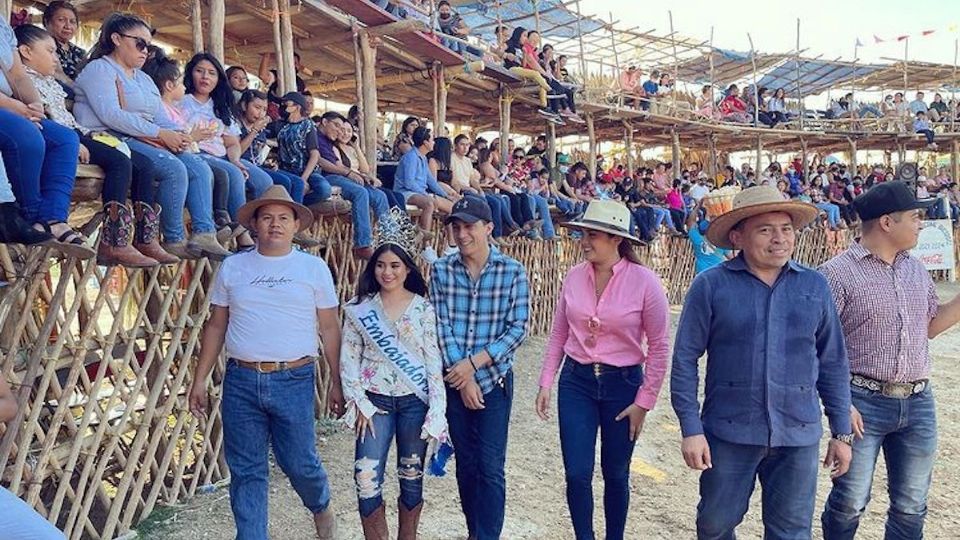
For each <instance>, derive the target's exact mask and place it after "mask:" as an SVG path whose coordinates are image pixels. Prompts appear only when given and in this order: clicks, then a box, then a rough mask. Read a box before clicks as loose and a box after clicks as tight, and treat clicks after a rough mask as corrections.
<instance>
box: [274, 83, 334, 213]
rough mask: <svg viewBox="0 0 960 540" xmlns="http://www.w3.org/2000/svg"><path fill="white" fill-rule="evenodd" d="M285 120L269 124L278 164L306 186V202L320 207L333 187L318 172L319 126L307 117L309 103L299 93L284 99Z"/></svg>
mask: <svg viewBox="0 0 960 540" xmlns="http://www.w3.org/2000/svg"><path fill="white" fill-rule="evenodd" d="M282 101H283V112H284V115H285V116H286V118H287V119H286V120H285V121H278V122H273V123H271V124H269V125H268V126H267V128H266V134H267V138H270V137H274V138H276V139H277V158H278V159H277V161H278V164H279V166H280V170H282V171H286V172H288V173H291V174H295V175H297V176H299V177H300V180H301V181H302V182H303V184H304V188H303V202H304V204H306V205H308V206H309V205H312V204H316V203H319V202H322V201H325V200H327V199H329V198H330V193H331V191H332V190H331V187H330V183H329V182H327V179H326V178H324V177H323V175H322V174H320V172H319V171H318V170H317V164H318V163H319V162H320V150H319V146H318V145H319V143H318V134H317V127H316V125H315V124H314V123H313V121H312V120H310V119H309V118H307V117H306V116H304V111H305V110H306V108H307V100H306V99H304V97H303V95H302V94H300V93H298V92H288V93H287V94H286V95H285V96H283V100H282Z"/></svg>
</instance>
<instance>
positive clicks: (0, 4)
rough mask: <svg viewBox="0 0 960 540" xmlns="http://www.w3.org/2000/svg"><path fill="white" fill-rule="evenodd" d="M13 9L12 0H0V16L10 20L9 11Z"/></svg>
mask: <svg viewBox="0 0 960 540" xmlns="http://www.w3.org/2000/svg"><path fill="white" fill-rule="evenodd" d="M12 11H13V0H0V16H3V17H5V18H6V19H7V20H10V13H11V12H12Z"/></svg>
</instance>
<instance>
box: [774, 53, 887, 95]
mask: <svg viewBox="0 0 960 540" xmlns="http://www.w3.org/2000/svg"><path fill="white" fill-rule="evenodd" d="M799 64H800V69H799V73H798V71H797V60H788V61H786V62H784V63H782V64H780V65H779V66H777V67H775V68H773V69H772V70H770V71H769V72H767V73H766V74H765V75H764V76H763V78H762V79H760V80H759V81H758V82H757V84H758V85H759V86H761V87H766V88H769V89H771V92H772V91H773V90H775V89H777V88H783V90H784V91H785V92H786V93H787V95H788V96H789V97H791V98H799V97H803V96H812V95H816V94H821V93H823V92H826V91H827V90H829V89H831V88H836V87H843V86H844V85H846V84H850V83H852V82H853V81H855V80H857V79H862V78H864V77H867V76H869V75H870V74H872V73H875V72H877V71H879V70H881V69H884V67H883V66H875V65H870V64H864V65H859V64H853V63H851V62H840V61H831V60H807V59H803V58H801V59H800V61H799ZM798 79H799V93H798V84H797V81H798Z"/></svg>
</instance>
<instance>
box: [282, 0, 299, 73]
mask: <svg viewBox="0 0 960 540" xmlns="http://www.w3.org/2000/svg"><path fill="white" fill-rule="evenodd" d="M280 38H281V40H282V42H283V60H282V61H283V76H284V77H285V79H286V87H287V92H295V91H296V90H297V68H296V64H295V61H294V57H293V54H294V49H293V24H292V23H291V22H290V0H280ZM278 62H279V60H278Z"/></svg>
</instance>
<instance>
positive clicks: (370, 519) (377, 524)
mask: <svg viewBox="0 0 960 540" xmlns="http://www.w3.org/2000/svg"><path fill="white" fill-rule="evenodd" d="M360 524H361V525H363V538H364V540H390V530H389V529H388V528H387V514H386V510H385V509H384V506H383V504H381V505H380V506H379V507H378V508H377V509H376V510H374V511H373V513H372V514H370V515H369V516H367V517H363V516H361V517H360Z"/></svg>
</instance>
